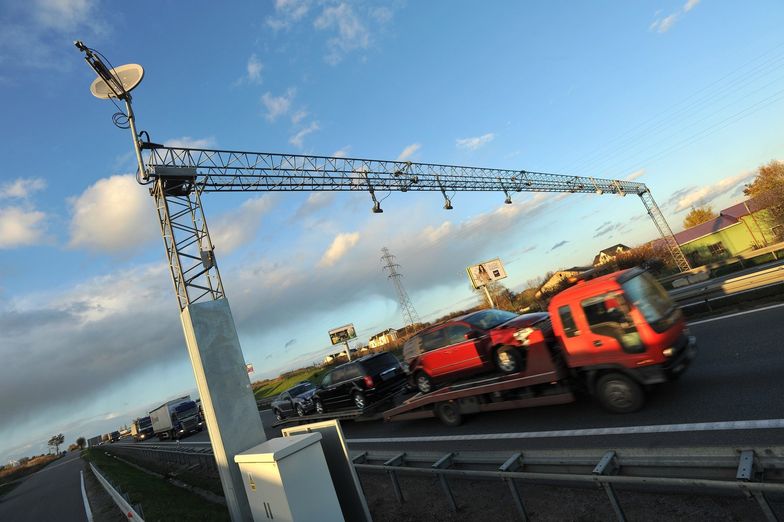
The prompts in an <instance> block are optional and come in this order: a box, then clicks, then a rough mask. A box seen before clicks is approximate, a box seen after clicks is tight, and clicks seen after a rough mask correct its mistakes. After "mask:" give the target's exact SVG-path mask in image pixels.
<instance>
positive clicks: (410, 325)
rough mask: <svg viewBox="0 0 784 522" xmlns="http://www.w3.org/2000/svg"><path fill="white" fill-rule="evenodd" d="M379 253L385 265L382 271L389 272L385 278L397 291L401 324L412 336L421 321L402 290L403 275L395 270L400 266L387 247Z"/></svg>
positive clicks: (403, 289) (406, 293) (404, 290)
mask: <svg viewBox="0 0 784 522" xmlns="http://www.w3.org/2000/svg"><path fill="white" fill-rule="evenodd" d="M381 252H382V253H383V254H384V255H383V256H381V261H383V262H385V263H386V264H385V265H384V268H383V270H388V271H389V275H388V276H387V278H389V279H391V280H392V284H394V285H395V290H396V291H397V298H398V301H399V302H400V311H401V313H402V314H403V323H404V325H405V328H406V330H407V331H409V333H412V334H413V333H414V325H415V324H418V323H421V322H422V321H421V320H420V319H419V315H418V314H417V312H416V310H415V309H414V305H413V304H411V299H409V297H408V292H406V289H405V288H403V282H402V281H400V278H401V277H403V275H402V274H400V273H398V271H397V269H398V268H400V265H398V264H397V263H395V256H393V255H392V254H390V253H389V249H387V247H384V248H382V249H381Z"/></svg>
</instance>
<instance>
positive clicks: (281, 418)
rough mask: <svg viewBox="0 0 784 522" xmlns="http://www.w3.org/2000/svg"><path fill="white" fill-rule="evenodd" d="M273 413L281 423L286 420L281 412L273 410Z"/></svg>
mask: <svg viewBox="0 0 784 522" xmlns="http://www.w3.org/2000/svg"><path fill="white" fill-rule="evenodd" d="M272 413H274V414H275V418H276V419H277V420H279V421H282V420H283V419H284V418H285V417H283V414H282V413H281V412H280V410H272Z"/></svg>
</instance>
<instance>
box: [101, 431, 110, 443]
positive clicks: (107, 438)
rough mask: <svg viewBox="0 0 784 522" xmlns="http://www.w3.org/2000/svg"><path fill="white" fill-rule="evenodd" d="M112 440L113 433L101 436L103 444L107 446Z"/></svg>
mask: <svg viewBox="0 0 784 522" xmlns="http://www.w3.org/2000/svg"><path fill="white" fill-rule="evenodd" d="M110 440H112V434H111V433H104V434H103V435H101V444H106V443H107V442H109V441H110Z"/></svg>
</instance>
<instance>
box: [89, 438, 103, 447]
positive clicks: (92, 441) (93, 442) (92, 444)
mask: <svg viewBox="0 0 784 522" xmlns="http://www.w3.org/2000/svg"><path fill="white" fill-rule="evenodd" d="M100 443H101V436H100V435H96V436H95V437H90V438H89V439H87V447H88V448H94V447H96V446H98V445H99V444H100Z"/></svg>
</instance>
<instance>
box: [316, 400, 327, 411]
mask: <svg viewBox="0 0 784 522" xmlns="http://www.w3.org/2000/svg"><path fill="white" fill-rule="evenodd" d="M325 411H326V410H325V409H324V405H323V404H322V403H321V401H320V400H319V399H316V413H318V414H319V415H321V414H323V413H324V412H325Z"/></svg>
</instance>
